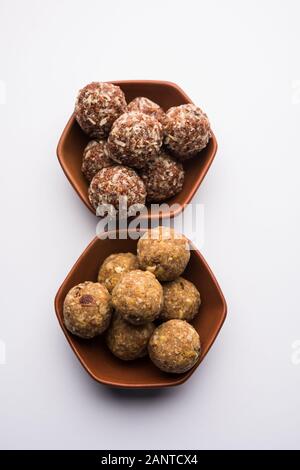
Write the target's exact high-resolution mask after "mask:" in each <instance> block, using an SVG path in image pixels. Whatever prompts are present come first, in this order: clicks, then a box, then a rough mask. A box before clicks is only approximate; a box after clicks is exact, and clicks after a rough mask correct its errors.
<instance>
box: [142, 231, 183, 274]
mask: <svg viewBox="0 0 300 470" xmlns="http://www.w3.org/2000/svg"><path fill="white" fill-rule="evenodd" d="M137 256H138V260H139V265H140V268H141V269H144V270H145V271H149V272H151V273H153V274H154V275H155V276H156V277H157V279H158V280H159V281H173V280H174V279H176V278H177V277H178V276H180V275H181V274H182V273H183V271H184V270H185V268H186V265H187V264H188V262H189V259H190V249H189V243H188V240H187V239H186V238H185V236H184V235H181V234H179V233H177V232H175V230H174V229H172V228H169V227H163V226H159V227H156V228H154V229H151V230H148V231H147V232H145V233H144V235H143V236H142V237H141V238H140V239H139V241H138V244H137Z"/></svg>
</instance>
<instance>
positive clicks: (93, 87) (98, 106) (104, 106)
mask: <svg viewBox="0 0 300 470" xmlns="http://www.w3.org/2000/svg"><path fill="white" fill-rule="evenodd" d="M126 107H127V104H126V100H125V95H124V93H123V91H122V90H121V88H120V87H118V86H116V85H113V84H112V83H102V82H93V83H90V84H89V85H86V86H85V87H84V88H82V90H80V91H79V93H78V96H77V100H76V104H75V117H76V120H77V122H78V124H79V125H80V127H81V129H82V130H83V131H84V132H86V133H87V134H88V135H90V136H91V137H97V138H99V139H102V138H103V137H107V135H108V133H109V131H110V129H111V126H112V124H113V122H114V121H115V120H116V119H117V118H118V117H119V116H120V115H121V114H122V113H124V112H125V111H126Z"/></svg>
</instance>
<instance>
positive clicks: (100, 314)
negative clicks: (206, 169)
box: [63, 281, 112, 338]
mask: <svg viewBox="0 0 300 470" xmlns="http://www.w3.org/2000/svg"><path fill="white" fill-rule="evenodd" d="M111 314H112V304H111V296H110V294H109V292H108V290H107V289H106V287H105V286H103V285H101V284H99V283H98V282H89V281H86V282H83V283H81V284H78V285H77V286H75V287H73V288H72V289H71V290H70V291H69V292H68V294H67V295H66V298H65V301H64V307H63V318H64V323H65V325H66V328H67V329H68V330H69V331H70V332H71V333H73V334H74V335H77V336H80V337H81V338H93V337H94V336H97V335H99V334H101V333H103V331H105V330H106V329H107V328H108V326H109V323H110V319H111Z"/></svg>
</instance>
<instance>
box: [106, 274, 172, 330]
mask: <svg viewBox="0 0 300 470" xmlns="http://www.w3.org/2000/svg"><path fill="white" fill-rule="evenodd" d="M112 302H113V306H114V308H115V309H116V311H117V312H118V313H119V314H120V315H122V317H123V318H124V320H127V321H128V322H129V323H132V324H133V325H143V324H145V323H147V322H151V321H153V320H155V318H157V317H158V316H159V314H160V312H161V309H162V306H163V289H162V286H161V285H160V283H159V282H158V281H157V279H156V278H155V276H154V275H153V274H151V273H149V272H144V271H141V270H139V269H136V270H134V271H130V272H129V273H125V274H123V276H122V277H121V279H120V282H119V283H118V284H117V285H116V287H115V288H114V290H113V291H112Z"/></svg>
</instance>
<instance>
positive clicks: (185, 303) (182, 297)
mask: <svg viewBox="0 0 300 470" xmlns="http://www.w3.org/2000/svg"><path fill="white" fill-rule="evenodd" d="M163 291H164V306H163V309H162V311H161V313H160V319H161V320H163V321H167V320H172V319H178V320H186V321H188V322H189V321H191V320H193V318H195V316H196V315H197V313H198V311H199V307H200V304H201V299H200V293H199V291H198V289H197V287H196V286H195V285H194V284H193V283H192V282H190V281H188V280H187V279H184V278H183V277H179V278H177V279H175V281H171V282H166V283H164V284H163Z"/></svg>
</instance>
